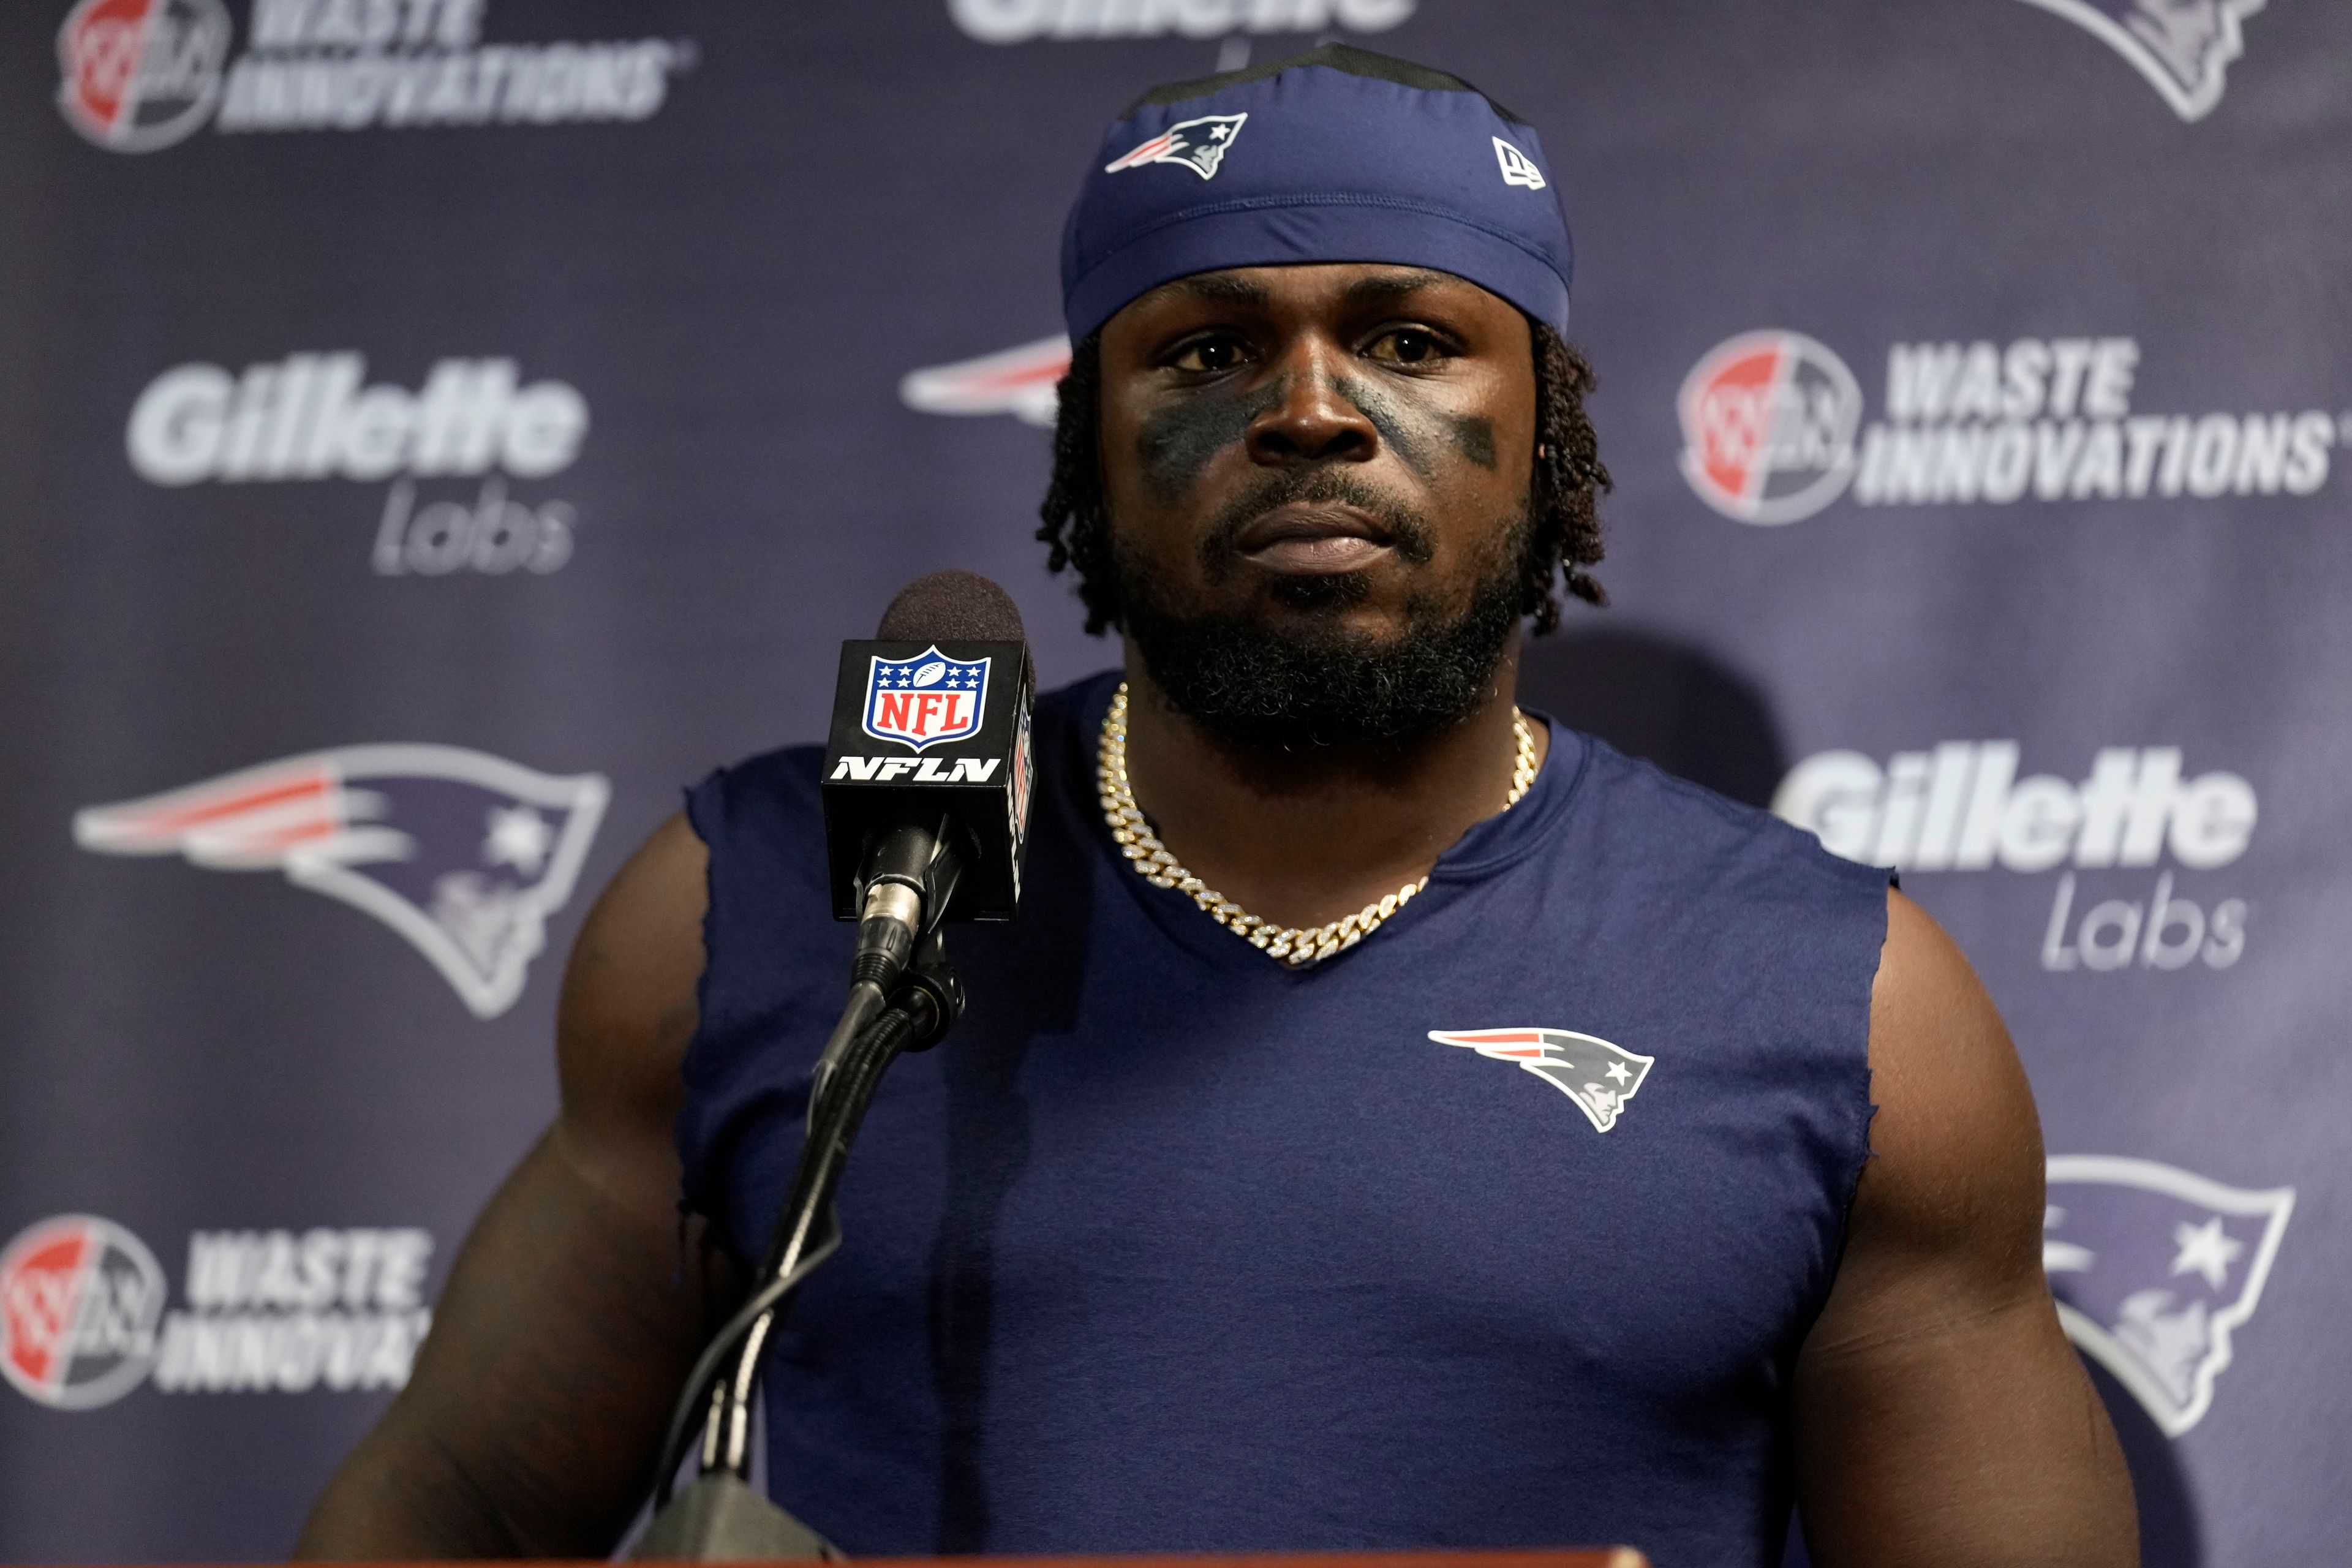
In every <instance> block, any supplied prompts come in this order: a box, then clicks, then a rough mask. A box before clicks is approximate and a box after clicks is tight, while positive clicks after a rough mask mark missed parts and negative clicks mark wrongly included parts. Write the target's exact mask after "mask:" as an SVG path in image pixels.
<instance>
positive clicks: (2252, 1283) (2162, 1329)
mask: <svg viewBox="0 0 2352 1568" xmlns="http://www.w3.org/2000/svg"><path fill="white" fill-rule="evenodd" d="M2048 1205H2049V1206H2048V1207H2047V1208H2046V1209H2045V1210H2044V1211H2043V1214H2042V1269H2043V1271H2044V1272H2046V1273H2047V1274H2048V1275H2049V1276H2050V1289H2051V1292H2052V1294H2053V1295H2054V1296H2056V1297H2057V1299H2058V1321H2060V1322H2061V1323H2063V1325H2064V1326H2065V1329H2066V1337H2067V1338H2068V1339H2070V1340H2073V1341H2074V1343H2075V1344H2076V1345H2078V1346H2079V1347H2081V1349H2082V1351H2083V1352H2084V1354H2086V1355H2088V1356H2090V1357H2091V1358H2092V1359H2093V1360H2095V1361H2096V1362H2098V1363H2099V1364H2101V1365H2102V1366H2104V1367H2105V1368H2106V1369H2107V1370H2108V1371H2109V1372H2111V1373H2114V1374H2115V1376H2116V1381H2117V1382H2119V1383H2121V1384H2123V1385H2124V1386H2125V1387H2126V1388H2127V1389H2129V1390H2130V1391H2131V1393H2132V1396H2133V1397H2134V1398H2136V1399H2137V1400H2138V1401H2139V1403H2140V1405H2141V1406H2142V1407H2143V1408H2144V1409H2146V1410H2147V1413H2148V1415H2149V1417H2150V1418H2151V1419H2153V1420H2154V1421H2155V1422H2156V1424H2157V1426H2158V1428H2160V1429H2161V1430H2162V1431H2163V1432H2164V1434H2165V1436H2168V1437H2178V1436H2180V1435H2181V1434H2182V1433H2183V1432H2186V1431H2188V1430H2189V1428H2190V1427H2192V1426H2196V1425H2197V1423H2198V1422H2200V1421H2201V1420H2203V1419H2204V1418H2205V1413H2206V1411H2208V1410H2209V1409H2210V1408H2211V1407H2212V1404H2213V1384H2214V1380H2215V1379H2216V1378H2218V1377H2220V1376H2221V1373H2222V1370H2223V1369H2224V1368H2226V1367H2228V1366H2229V1364H2230V1363H2231V1360H2232V1359H2234V1356H2235V1353H2236V1347H2235V1346H2234V1344H2233V1343H2232V1335H2233V1333H2234V1331H2236V1330H2238V1329H2241V1328H2243V1327H2244V1326H2245V1325H2246V1323H2247V1322H2248V1321H2251V1320H2252V1317H2253V1315H2254V1309H2255V1308H2257V1307H2259V1306H2260V1305H2261V1304H2262V1299H2263V1285H2264V1284H2265V1283H2266V1282H2267V1281H2268V1280H2269V1279H2270V1273H2271V1265H2272V1263H2273V1261H2274V1260H2275V1259H2276V1258H2277V1257H2278V1249H2279V1242H2280V1240H2281V1238H2283V1237H2284V1236H2285V1235H2286V1222H2287V1219H2288V1216H2290V1215H2293V1214H2294V1188H2293V1187H2277V1188H2273V1189H2272V1190H2270V1191H2268V1192H2249V1191H2246V1190H2245V1189H2243V1188H2241V1187H2231V1186H2224V1185H2223V1184H2221V1183H2220V1182H2216V1181H2213V1180H2211V1179H2210V1178H2209V1177H2205V1176H2200V1175H2198V1174H2197V1173H2195V1172H2193V1171H2184V1170H2181V1169H2180V1168H2179V1167H2178V1166H2175V1165H2164V1164H2158V1163H2157V1162H2156V1161H2154V1160H2134V1159H2126V1158H2122V1157H2119V1156H2114V1155H2104V1154H2059V1155H2053V1156H2052V1158H2051V1161H2050V1182H2049V1200H2048Z"/></svg>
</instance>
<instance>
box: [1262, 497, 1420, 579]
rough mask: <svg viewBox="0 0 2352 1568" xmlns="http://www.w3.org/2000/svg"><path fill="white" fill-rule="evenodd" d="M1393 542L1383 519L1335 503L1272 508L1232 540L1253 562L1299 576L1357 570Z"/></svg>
mask: <svg viewBox="0 0 2352 1568" xmlns="http://www.w3.org/2000/svg"><path fill="white" fill-rule="evenodd" d="M1394 544H1395V535H1394V534H1393V533H1392V532H1391V531H1390V529H1389V526H1388V525H1387V524H1386V523H1384V522H1382V521H1381V520H1380V519H1378V518H1376V517H1374V516H1372V515H1371V513H1370V512H1367V511H1361V510H1358V509H1356V508H1355V507H1352V506H1349V505H1347V504H1345V503H1344V502H1339V501H1293V502H1292V503H1290V504H1289V505H1287V506H1278V507H1276V508H1275V509H1274V510H1272V511H1269V512H1266V513H1265V514H1263V515H1261V516H1259V517H1256V518H1253V519H1252V520H1251V521H1250V522H1249V524H1248V526H1246V527H1244V529H1243V530H1242V531H1241V532H1240V533H1238V534H1236V535H1235V536H1234V550H1235V551H1236V552H1238V553H1239V554H1240V555H1241V557H1242V558H1243V559H1244V560H1245V561H1247V562H1249V563H1251V564H1252V565H1255V566H1261V567H1264V568H1265V570H1267V571H1269V572H1282V573H1297V574H1315V573H1339V572H1356V571H1360V570H1362V569H1363V568H1364V567H1366V566H1369V565H1370V564H1371V563H1373V562H1375V561H1377V560H1379V559H1380V558H1381V556H1383V555H1386V554H1388V553H1389V552H1390V551H1391V549H1392V548H1393V546H1394Z"/></svg>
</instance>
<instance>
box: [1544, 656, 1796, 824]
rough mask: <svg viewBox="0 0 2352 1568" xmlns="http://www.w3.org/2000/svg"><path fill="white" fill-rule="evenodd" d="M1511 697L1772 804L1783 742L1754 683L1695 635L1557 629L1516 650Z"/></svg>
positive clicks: (1749, 801) (1684, 773) (1693, 776)
mask: <svg viewBox="0 0 2352 1568" xmlns="http://www.w3.org/2000/svg"><path fill="white" fill-rule="evenodd" d="M1519 701H1520V702H1521V703H1522V704H1524V705H1525V706H1527V707H1529V708H1539V709H1541V710H1543V711H1545V712H1547V713H1549V714H1550V715H1551V716H1552V717H1553V718H1555V719H1558V720H1559V721H1560V722H1561V723H1563V724H1566V725H1567V726H1568V727H1569V728H1570V729H1571V730H1581V731H1584V732H1585V733H1586V734H1588V735H1597V736H1599V737H1600V738H1601V739H1602V740H1604V741H1606V742H1609V743H1610V744H1611V745H1612V746H1614V747H1616V748H1617V749H1618V750H1619V751H1621V752H1624V753H1625V754H1626V755H1628V756H1632V757H1639V758H1641V759H1642V760H1643V761H1644V762H1648V763H1656V764H1657V765H1658V766H1659V767H1661V768H1663V769H1664V770H1665V771H1666V772H1667V773H1673V774H1674V775H1675V777H1677V778H1684V779H1688V780H1690V781H1691V783H1693V784H1705V785H1706V787H1707V788H1709V789H1711V790H1714V791H1716V792H1717V794H1719V795H1729V796H1730V797H1731V798H1732V799H1734V800H1736V801H1739V802H1741V803H1743V804H1745V805H1755V806H1763V805H1770V804H1771V800H1772V792H1773V791H1774V790H1775V789H1777V788H1778V787H1780V778H1781V775H1782V774H1784V773H1787V772H1788V771H1789V756H1788V749H1787V747H1786V745H1785V744H1784V743H1783V742H1782V741H1781V739H1780V726H1779V724H1778V723H1777V722H1776V721H1774V719H1773V716H1772V705H1771V702H1770V701H1769V700H1768V699H1767V698H1766V697H1765V695H1764V692H1763V690H1762V689H1760V688H1759V687H1758V686H1757V685H1756V683H1755V682H1753V681H1751V680H1749V679H1748V678H1747V677H1746V676H1744V675H1741V674H1738V672H1737V671H1735V670H1733V669H1732V668H1731V667H1730V666H1728V665H1727V664H1725V663H1724V662H1723V661H1722V660H1721V659H1719V658H1716V656H1715V655H1713V654H1711V653H1708V652H1706V650H1705V649H1703V648H1701V647H1697V646H1696V644H1692V643H1685V642H1680V641H1677V640H1675V639H1674V638H1671V637H1660V636H1656V635H1654V634H1653V633H1648V632H1625V631H1605V632H1560V633H1555V634H1554V635H1552V636H1550V637H1530V638H1528V641H1527V642H1526V643H1525V644H1524V645H1523V647H1522V648H1521V651H1520V655H1519Z"/></svg>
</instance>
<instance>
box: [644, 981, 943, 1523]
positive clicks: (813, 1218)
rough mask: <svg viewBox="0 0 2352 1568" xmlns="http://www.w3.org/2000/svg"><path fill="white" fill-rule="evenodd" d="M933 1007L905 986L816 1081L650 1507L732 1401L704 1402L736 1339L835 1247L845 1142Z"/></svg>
mask: <svg viewBox="0 0 2352 1568" xmlns="http://www.w3.org/2000/svg"><path fill="white" fill-rule="evenodd" d="M938 1014H939V1008H938V1004H937V1002H936V1001H935V1000H934V999H933V997H932V996H931V994H930V993H929V991H927V990H924V989H922V988H920V987H909V988H908V993H907V994H906V996H905V999H904V1000H902V1001H901V1002H900V1003H898V1005H895V1006H892V1007H889V1008H887V1009H886V1010H885V1011H884V1012H883V1013H882V1015H881V1016H879V1017H877V1018H876V1019H875V1020H874V1021H873V1022H872V1023H871V1024H869V1025H867V1026H866V1027H865V1028H864V1029H863V1030H861V1031H860V1032H859V1033H858V1035H857V1036H856V1038H855V1039H854V1040H853V1041H852V1042H851V1044H850V1047H849V1048H848V1049H847V1050H846V1051H845V1052H844V1053H843V1055H842V1058H841V1059H840V1060H839V1061H838V1062H837V1063H836V1064H835V1068H834V1070H833V1071H832V1072H830V1073H827V1074H825V1075H824V1078H823V1079H821V1080H820V1081H819V1082H818V1083H817V1084H816V1085H815V1086H814V1088H813V1089H812V1091H811V1101H810V1107H809V1121H810V1126H809V1133H808V1139H807V1142H805V1143H803V1145H802V1148H801V1157H800V1161H799V1163H798V1164H797V1165H796V1166H795V1168H794V1170H793V1184H792V1187H791V1190H790V1192H789V1194H788V1195H787V1197H786V1199H785V1203H784V1206H783V1210H782V1215H781V1223H780V1224H779V1226H778V1231H777V1236H776V1238H775V1240H774V1242H773V1243H772V1245H771V1246H770V1247H769V1252H768V1257H767V1258H766V1260H765V1261H764V1262H763V1263H762V1264H761V1268H760V1274H759V1276H758V1277H759V1278H762V1279H766V1280H767V1281H768V1282H767V1283H766V1284H765V1285H763V1286H761V1287H760V1288H759V1289H757V1290H755V1291H754V1292H753V1293H752V1294H751V1297H750V1298H748V1299H747V1300H745V1301H744V1303H743V1304H742V1306H740V1307H739V1308H737V1309H736V1310H735V1312H734V1314H733V1315H732V1316H730V1318H729V1319H728V1320H727V1321H726V1322H725V1323H724V1324H723V1325H721V1326H720V1328H719V1331H718V1332H717V1333H716V1334H714V1335H712V1336H711V1339H710V1342H709V1344H708V1345H707V1346H705V1347H704V1349H703V1352H702V1354H701V1355H700V1356H699V1357H698V1358H697V1359H696V1361H695V1363H694V1368H693V1370H692V1371H691V1372H689V1373H688V1374H687V1380H686V1384H685V1386H684V1389H683V1390H682V1392H681V1393H680V1394H679V1397H678V1401H677V1406H676V1408H674V1409H673V1410H672V1411H671V1413H670V1420H669V1426H668V1429H667V1432H666V1433H665V1435H664V1436H663V1439H662V1447H661V1453H660V1458H659V1461H658V1468H657V1469H656V1472H655V1483H654V1484H655V1491H654V1506H655V1508H656V1510H658V1509H661V1508H664V1507H667V1505H668V1502H669V1500H670V1496H671V1493H672V1491H673V1489H674V1484H675V1482H676V1479H677V1468H678V1466H679V1465H680V1464H681V1463H682V1462H683V1461H684V1460H685V1458H686V1454H687V1450H688V1447H691V1446H692V1441H693V1433H694V1431H695V1429H696V1427H697V1426H698V1425H702V1424H705V1423H708V1422H710V1421H715V1420H718V1419H719V1418H720V1416H721V1415H722V1413H723V1412H731V1410H732V1409H733V1407H734V1401H733V1399H732V1398H731V1397H730V1398H729V1399H727V1401H726V1402H725V1403H723V1404H721V1405H719V1407H718V1408H715V1409H706V1406H709V1405H711V1404H712V1397H711V1396H712V1394H714V1393H715V1392H717V1390H718V1384H719V1378H720V1377H721V1375H722V1374H723V1373H724V1370H725V1368H724V1365H723V1363H725V1362H726V1361H727V1360H728V1359H729V1358H730V1356H732V1355H734V1354H735V1353H736V1352H737V1351H738V1350H739V1349H740V1347H741V1345H742V1343H743V1342H744V1341H745V1340H746V1339H747V1338H749V1337H750V1335H751V1331H752V1328H753V1327H754V1326H755V1325H756V1324H757V1323H758V1322H759V1321H760V1320H761V1318H763V1317H766V1316H767V1315H768V1314H769V1313H771V1312H775V1313H777V1314H778V1315H779V1316H780V1317H781V1315H782V1308H783V1307H784V1306H785V1305H786V1303H787V1301H788V1299H789V1298H790V1297H791V1296H792V1294H793V1291H795V1290H797V1289H799V1288H800V1286H801V1284H802V1282H803V1280H805V1279H807V1278H808V1277H809V1275H810V1274H812V1273H814V1271H815V1270H816V1268H817V1267H818V1266H819V1265H821V1264H823V1263H824V1261H825V1260H826V1259H827V1258H831V1257H832V1256H833V1254H834V1252H835V1249H836V1248H837V1247H839V1246H840V1245H841V1232H840V1227H839V1226H838V1225H837V1224H836V1223H835V1221H834V1217H833V1194H834V1189H835V1186H836V1185H837V1184H839V1182H840V1179H841V1171H842V1166H843V1163H844V1162H845V1160H846V1158H847V1155H848V1152H849V1142H850V1140H851V1139H852V1138H854V1137H855V1136H856V1131H857V1127H858V1124H859V1122H861V1121H864V1119H865V1115H866V1104H867V1102H868V1101H869V1100H872V1098H873V1094H874V1089H875V1088H876V1087H877V1085H878V1084H879V1083H880V1081H881V1077H882V1070H883V1069H884V1068H887V1067H888V1066H889V1064H890V1062H891V1061H892V1059H893V1058H896V1057H897V1056H898V1053H899V1051H900V1050H901V1049H903V1048H904V1047H905V1046H906V1045H907V1043H908V1041H909V1040H910V1039H915V1038H919V1037H922V1036H925V1035H928V1034H929V1033H930V1032H931V1030H932V1029H933V1027H934V1026H936V1024H937V1022H938ZM729 1468H733V1467H732V1466H731V1465H730V1467H729ZM738 1473H739V1474H740V1472H738Z"/></svg>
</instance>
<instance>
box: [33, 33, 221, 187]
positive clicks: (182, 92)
mask: <svg viewBox="0 0 2352 1568" xmlns="http://www.w3.org/2000/svg"><path fill="white" fill-rule="evenodd" d="M229 30H230V29H229V20H228V11H227V10H226V7H224V6H223V5H222V4H221V0H81V4H80V5H76V6H75V7H74V8H73V10H72V11H70V12H69V13H68V14H67V16H66V20H65V25H64V26H61V27H59V28H58V78H59V80H58V109H59V110H61V111H63V113H64V114H65V117H66V123H68V125H71V126H72V127H73V128H74V129H75V130H77V131H79V132H81V133H82V134H83V135H84V136H86V137H88V138H89V140H91V141H92V142H97V143H98V144H99V145H100V146H101V147H105V148H108V149H110V150H111V151H113V152H117V153H147V152H152V151H153V150H154V149H156V148H158V147H168V146H170V145H171V144H172V143H173V142H177V141H178V140H180V138H182V137H184V136H185V135H187V134H188V133H189V132H192V131H194V130H195V129H196V128H197V127H198V126H200V125H202V124H203V123H204V122H205V119H206V117H208V116H209V115H210V114H211V113H212V111H213V110H214V108H215V106H216V105H217V104H218V103H219V102H220V91H221V68H222V63H223V62H224V61H225V60H226V59H227V58H228V46H229Z"/></svg>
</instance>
